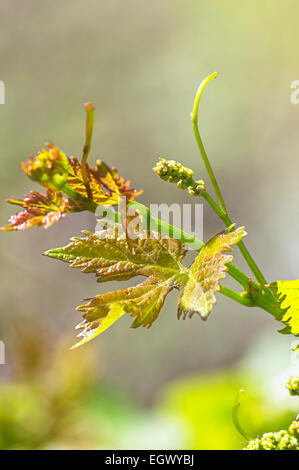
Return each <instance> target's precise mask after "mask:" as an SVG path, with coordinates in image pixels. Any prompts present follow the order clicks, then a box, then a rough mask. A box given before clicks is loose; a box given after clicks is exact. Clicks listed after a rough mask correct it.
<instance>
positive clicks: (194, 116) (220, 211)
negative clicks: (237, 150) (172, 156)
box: [191, 72, 267, 285]
mask: <svg viewBox="0 0 299 470" xmlns="http://www.w3.org/2000/svg"><path fill="white" fill-rule="evenodd" d="M217 75H218V72H214V73H212V75H209V76H208V77H207V78H205V79H204V80H203V81H202V82H201V84H200V86H199V88H198V90H197V93H196V96H195V100H194V106H193V110H192V113H191V120H192V123H193V132H194V135H195V140H196V142H197V145H198V148H199V151H200V154H201V157H202V160H203V162H204V165H205V167H206V169H207V172H208V175H209V178H210V180H211V183H212V185H213V188H214V190H215V193H216V196H217V199H218V202H219V206H218V204H217V202H216V201H215V200H214V199H213V198H212V197H211V196H210V195H209V194H208V193H207V192H206V191H203V193H202V196H203V197H204V198H205V199H206V201H207V202H208V203H209V204H210V206H211V207H212V209H213V210H214V211H215V212H216V214H217V215H218V216H219V217H220V219H221V220H222V221H223V222H224V224H225V225H226V226H227V227H229V226H230V225H231V224H232V221H231V219H230V217H229V215H228V212H227V209H226V206H225V203H224V200H223V196H222V193H221V190H220V187H219V185H218V183H217V180H216V177H215V174H214V171H213V169H212V166H211V164H210V161H209V159H208V156H207V153H206V151H205V148H204V145H203V142H202V140H201V137H200V133H199V128H198V108H199V103H200V98H201V96H202V93H203V90H204V89H205V87H206V85H207V84H208V83H209V82H210V81H211V80H213V79H214V78H216V77H217ZM238 247H239V249H240V251H241V253H242V255H243V257H244V259H245V261H246V263H247V264H248V266H249V268H250V269H251V271H252V273H253V274H254V276H255V278H256V280H257V281H258V282H259V283H260V284H262V285H265V284H267V281H266V279H265V277H264V275H263V273H262V272H261V270H260V269H259V267H258V266H257V264H256V262H255V261H254V259H253V258H252V256H251V254H250V253H249V251H248V249H247V248H246V246H245V245H244V243H243V241H242V240H241V241H240V242H239V243H238Z"/></svg>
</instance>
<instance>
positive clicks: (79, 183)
mask: <svg viewBox="0 0 299 470" xmlns="http://www.w3.org/2000/svg"><path fill="white" fill-rule="evenodd" d="M87 175H88V183H89V187H90V190H91V194H92V200H93V202H94V203H95V204H97V205H100V204H108V205H117V204H118V203H119V196H126V197H127V200H128V201H132V200H134V199H135V198H136V197H137V196H139V194H141V192H142V191H136V190H134V189H130V182H129V181H125V180H124V179H123V178H120V177H119V175H118V173H117V171H116V170H111V169H110V168H109V167H108V165H106V164H105V163H103V162H102V161H100V160H99V161H98V162H97V166H95V167H91V166H88V167H87ZM67 185H68V187H69V188H71V189H72V190H73V191H75V192H76V193H78V194H80V195H81V196H83V197H85V198H88V194H87V190H86V185H85V181H84V177H83V173H82V167H81V164H80V163H79V162H78V160H77V159H76V158H75V157H72V158H71V159H70V166H69V173H68V179H67Z"/></svg>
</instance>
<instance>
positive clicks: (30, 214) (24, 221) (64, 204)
mask: <svg viewBox="0 0 299 470" xmlns="http://www.w3.org/2000/svg"><path fill="white" fill-rule="evenodd" d="M8 202H10V204H16V205H18V206H21V207H23V208H24V211H22V212H19V213H18V214H15V215H13V216H12V217H11V218H10V219H9V225H7V226H6V227H0V230H24V229H27V228H30V227H33V226H35V225H37V226H42V225H43V226H44V227H45V228H48V227H50V226H51V225H52V224H53V223H55V222H58V221H59V220H60V219H61V218H62V217H64V216H65V215H66V214H67V212H71V211H72V207H71V206H70V204H69V200H68V199H67V198H65V197H64V196H63V195H62V193H61V192H60V191H56V190H55V189H50V188H47V189H46V194H40V193H38V192H36V191H31V192H30V193H29V194H27V196H25V198H24V200H23V201H22V200H16V199H8ZM73 209H74V208H73Z"/></svg>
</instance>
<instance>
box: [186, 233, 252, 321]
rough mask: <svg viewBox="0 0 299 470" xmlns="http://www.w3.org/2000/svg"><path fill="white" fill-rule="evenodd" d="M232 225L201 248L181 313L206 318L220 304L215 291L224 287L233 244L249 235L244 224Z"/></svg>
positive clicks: (187, 286)
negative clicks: (221, 286)
mask: <svg viewBox="0 0 299 470" xmlns="http://www.w3.org/2000/svg"><path fill="white" fill-rule="evenodd" d="M229 230H231V227H230V228H229V229H227V230H225V231H224V232H223V233H220V234H218V235H216V236H215V237H213V238H212V239H211V240H210V241H209V242H208V243H207V244H206V245H205V246H204V247H203V248H202V249H201V251H200V253H199V255H198V256H197V258H196V260H195V261H194V263H193V264H192V266H191V268H190V270H189V273H188V281H187V283H186V285H185V287H184V289H183V290H182V291H181V296H180V301H179V308H178V316H179V318H180V316H181V315H183V316H184V317H186V316H187V315H189V316H190V317H191V316H192V315H193V314H194V313H198V314H199V315H200V317H201V318H202V319H203V320H205V319H206V318H207V317H208V315H209V313H210V312H211V310H212V308H213V305H214V304H215V303H216V297H215V293H216V292H217V291H218V290H219V289H220V286H219V281H220V280H221V279H223V278H224V277H225V271H226V269H227V268H226V264H227V263H228V262H230V261H231V260H232V258H233V257H232V256H231V255H226V254H224V252H227V251H231V250H232V248H231V245H235V244H236V243H238V242H239V241H240V240H241V239H242V238H243V237H244V236H245V235H246V232H245V230H244V227H241V228H238V229H237V230H234V231H232V232H231V231H229Z"/></svg>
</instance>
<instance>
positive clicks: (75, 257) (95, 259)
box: [45, 229, 245, 345]
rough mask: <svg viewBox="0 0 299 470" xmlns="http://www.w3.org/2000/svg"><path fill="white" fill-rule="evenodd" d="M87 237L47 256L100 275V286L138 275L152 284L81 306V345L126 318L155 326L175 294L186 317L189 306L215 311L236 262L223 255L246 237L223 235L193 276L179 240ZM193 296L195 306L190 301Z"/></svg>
mask: <svg viewBox="0 0 299 470" xmlns="http://www.w3.org/2000/svg"><path fill="white" fill-rule="evenodd" d="M84 233H85V235H86V236H85V237H83V238H81V237H74V238H72V241H71V243H70V244H69V245H67V246H65V247H63V248H57V249H52V250H49V251H48V252H46V253H45V254H46V255H47V256H49V257H51V258H55V259H59V260H61V261H65V262H67V263H69V264H70V266H71V267H74V268H80V269H81V270H82V271H83V272H85V273H95V274H96V276H97V279H98V281H99V282H104V281H109V280H118V281H123V280H127V279H130V278H132V277H135V276H145V277H146V278H147V279H146V280H145V281H144V282H142V283H140V284H137V285H136V286H133V287H129V288H126V289H122V290H116V291H114V292H108V293H105V294H100V295H97V296H96V297H94V298H92V299H90V300H89V302H88V303H87V304H85V305H81V306H79V307H78V310H79V311H81V312H84V315H83V318H84V320H83V322H81V323H80V324H79V325H78V327H79V328H80V329H82V332H81V333H80V336H79V337H81V338H83V339H82V340H80V342H79V343H78V344H79V345H81V344H83V343H86V342H87V341H89V340H90V339H92V338H94V337H95V336H97V335H98V334H100V333H102V332H103V331H105V330H106V329H107V328H108V327H109V326H110V325H112V323H113V322H114V321H116V320H117V319H118V318H120V317H121V316H122V315H124V313H127V314H130V315H131V316H133V317H135V320H134V322H133V324H132V327H133V328H136V327H139V326H147V327H150V326H151V325H152V323H153V322H154V321H155V320H156V319H157V317H158V315H159V312H160V310H161V308H162V306H163V304H164V301H165V298H166V296H167V294H168V293H169V292H170V291H171V290H172V289H178V290H180V291H181V299H180V306H179V312H180V313H186V310H184V312H182V305H187V307H188V313H189V314H190V315H191V314H192V313H194V312H197V313H201V314H202V315H204V313H205V312H207V311H210V310H211V308H212V306H213V304H214V303H215V301H216V300H215V296H214V294H215V292H216V291H217V290H218V289H219V284H218V283H219V280H220V279H222V278H223V277H224V274H225V273H224V271H225V264H226V263H227V262H228V261H230V260H231V256H227V255H224V254H223V252H224V251H228V250H230V249H231V248H230V246H231V245H233V244H234V243H238V241H239V240H240V239H241V238H242V237H243V236H244V234H245V232H244V230H243V229H238V230H236V231H234V232H225V233H223V234H220V235H217V236H216V237H214V238H213V239H212V240H211V241H210V242H209V243H208V244H207V245H206V246H205V247H204V248H203V249H202V250H201V252H200V254H199V256H198V257H197V259H196V261H195V263H194V264H193V265H192V266H191V268H190V270H189V271H188V269H187V268H186V267H185V266H183V265H182V260H183V258H184V256H185V253H186V249H185V247H184V245H182V243H181V242H179V241H178V240H174V239H171V238H165V237H163V236H162V235H161V234H153V233H152V234H151V237H150V236H149V233H148V232H142V233H139V235H138V237H137V238H136V239H133V240H131V241H130V243H128V240H127V238H126V237H125V236H118V237H117V238H116V237H115V235H113V234H112V233H111V232H110V231H109V230H107V231H106V232H105V231H104V234H103V236H101V237H99V236H98V235H96V234H92V233H90V232H84ZM205 277H207V280H206V279H205ZM199 292H200V295H199ZM192 295H193V296H194V299H195V300H194V304H192V300H190V296H192ZM182 302H184V303H182ZM202 305H204V308H203V307H202ZM192 308H193V310H191V309H192Z"/></svg>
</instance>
